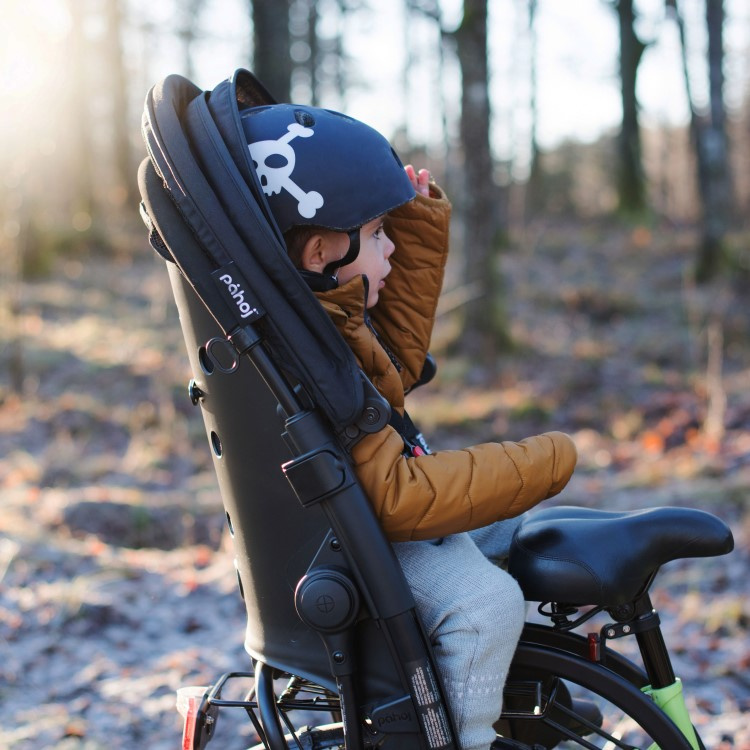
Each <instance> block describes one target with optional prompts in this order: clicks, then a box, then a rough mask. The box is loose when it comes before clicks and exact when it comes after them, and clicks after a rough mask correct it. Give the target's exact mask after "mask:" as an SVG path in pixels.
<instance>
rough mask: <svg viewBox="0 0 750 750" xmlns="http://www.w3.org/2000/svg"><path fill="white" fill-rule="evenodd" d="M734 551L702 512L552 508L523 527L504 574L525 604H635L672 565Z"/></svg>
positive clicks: (722, 528) (718, 523)
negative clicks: (513, 580) (661, 571)
mask: <svg viewBox="0 0 750 750" xmlns="http://www.w3.org/2000/svg"><path fill="white" fill-rule="evenodd" d="M733 548H734V539H733V537H732V532H731V530H730V529H729V527H728V526H727V525H726V524H725V523H724V522H723V521H722V520H720V519H719V518H717V517H716V516H713V515H711V514H710V513H706V512H705V511H701V510H695V509H692V508H671V507H670V508H651V509H648V510H639V511H623V512H615V511H603V510H593V509H591V508H578V507H572V506H557V507H551V508H545V509H543V510H540V511H537V512H535V513H533V514H530V515H528V516H527V517H526V518H525V519H524V521H523V522H522V523H521V524H520V526H519V527H518V529H517V530H516V532H515V534H514V537H513V543H512V546H511V550H510V558H509V563H508V570H509V572H510V573H511V575H513V576H514V577H515V578H516V579H517V580H518V582H519V584H520V586H521V589H522V590H523V592H524V595H525V597H526V599H527V600H528V601H537V602H560V603H565V604H573V605H604V606H607V607H609V606H615V605H619V604H626V603H628V602H631V601H633V600H634V599H636V598H637V597H638V596H639V595H640V594H641V593H642V592H643V590H644V588H645V587H646V586H647V585H649V584H650V582H651V578H652V576H653V574H654V573H656V571H657V570H658V569H659V567H660V566H662V565H663V564H664V563H666V562H669V561H670V560H678V559H680V558H684V557H714V556H716V555H724V554H726V553H728V552H731V551H732V549H733Z"/></svg>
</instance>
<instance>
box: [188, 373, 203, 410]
mask: <svg viewBox="0 0 750 750" xmlns="http://www.w3.org/2000/svg"><path fill="white" fill-rule="evenodd" d="M204 395H205V394H204V393H203V391H202V390H201V389H200V388H199V387H198V384H197V383H196V382H195V380H194V379H191V380H190V383H189V384H188V396H190V401H191V402H192V404H193V406H198V402H199V401H200V400H201V399H202V398H203V396H204Z"/></svg>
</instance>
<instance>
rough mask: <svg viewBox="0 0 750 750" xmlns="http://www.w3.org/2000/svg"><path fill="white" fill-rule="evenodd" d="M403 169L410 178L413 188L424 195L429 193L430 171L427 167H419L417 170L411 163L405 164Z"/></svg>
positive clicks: (426, 195) (427, 195)
mask: <svg viewBox="0 0 750 750" xmlns="http://www.w3.org/2000/svg"><path fill="white" fill-rule="evenodd" d="M404 169H405V170H406V175H407V177H408V178H409V179H410V180H411V184H412V185H413V186H414V189H415V190H416V191H417V192H418V193H419V194H420V195H424V196H425V197H429V195H430V171H429V170H428V169H420V170H419V172H417V170H416V169H414V167H413V166H412V165H411V164H407V165H406V166H405V167H404Z"/></svg>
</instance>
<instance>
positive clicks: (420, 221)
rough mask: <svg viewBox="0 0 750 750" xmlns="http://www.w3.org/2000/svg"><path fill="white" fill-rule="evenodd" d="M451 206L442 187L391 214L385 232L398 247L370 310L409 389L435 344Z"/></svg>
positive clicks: (373, 320)
mask: <svg viewBox="0 0 750 750" xmlns="http://www.w3.org/2000/svg"><path fill="white" fill-rule="evenodd" d="M450 216H451V204H450V202H449V201H448V199H447V198H446V197H445V195H444V193H443V191H442V190H441V189H440V188H439V187H438V186H437V185H431V186H430V197H425V196H422V195H417V197H416V198H415V199H414V200H413V201H410V202H409V203H407V204H405V205H403V206H401V207H400V208H397V209H396V210H395V211H392V212H391V213H390V214H388V217H387V219H386V225H385V230H386V233H387V234H388V236H389V237H390V239H391V240H392V241H393V243H394V244H395V245H396V251H395V252H394V253H393V255H392V256H391V259H390V260H391V266H392V270H391V273H390V274H389V275H388V279H387V281H386V286H385V288H384V289H383V290H382V291H381V292H380V297H379V300H378V303H377V305H375V307H374V308H372V310H371V311H370V314H371V318H372V322H373V325H374V326H375V328H376V329H377V331H378V333H379V334H380V336H381V337H382V338H383V340H384V341H385V343H386V344H387V345H388V347H389V349H390V350H391V351H392V352H393V353H394V354H395V356H396V358H397V359H398V361H399V362H400V363H401V365H402V366H403V369H402V371H401V379H402V381H403V383H404V388H405V389H407V390H408V389H409V388H410V387H411V386H412V385H413V384H414V382H415V381H416V380H418V378H419V376H420V374H421V372H422V366H423V365H424V360H425V356H426V355H427V350H428V347H429V345H430V337H431V336H432V328H433V325H434V323H435V310H436V308H437V302H438V298H439V296H440V291H441V289H442V286H443V275H444V272H445V263H446V260H447V257H448V240H449V229H450Z"/></svg>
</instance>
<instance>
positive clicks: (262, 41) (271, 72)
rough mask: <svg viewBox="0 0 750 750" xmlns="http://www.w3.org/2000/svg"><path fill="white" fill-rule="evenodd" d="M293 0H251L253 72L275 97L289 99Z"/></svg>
mask: <svg viewBox="0 0 750 750" xmlns="http://www.w3.org/2000/svg"><path fill="white" fill-rule="evenodd" d="M290 2H291V0H250V7H251V11H252V16H253V72H254V73H255V75H257V76H258V78H259V79H260V81H261V82H262V83H263V85H264V86H265V87H266V88H267V89H268V91H269V92H270V93H271V95H272V96H274V97H275V98H276V100H277V101H280V102H288V101H289V100H290V98H291V88H292V70H293V64H292V56H291V53H290V46H291V36H290V33H289V8H290Z"/></svg>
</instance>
